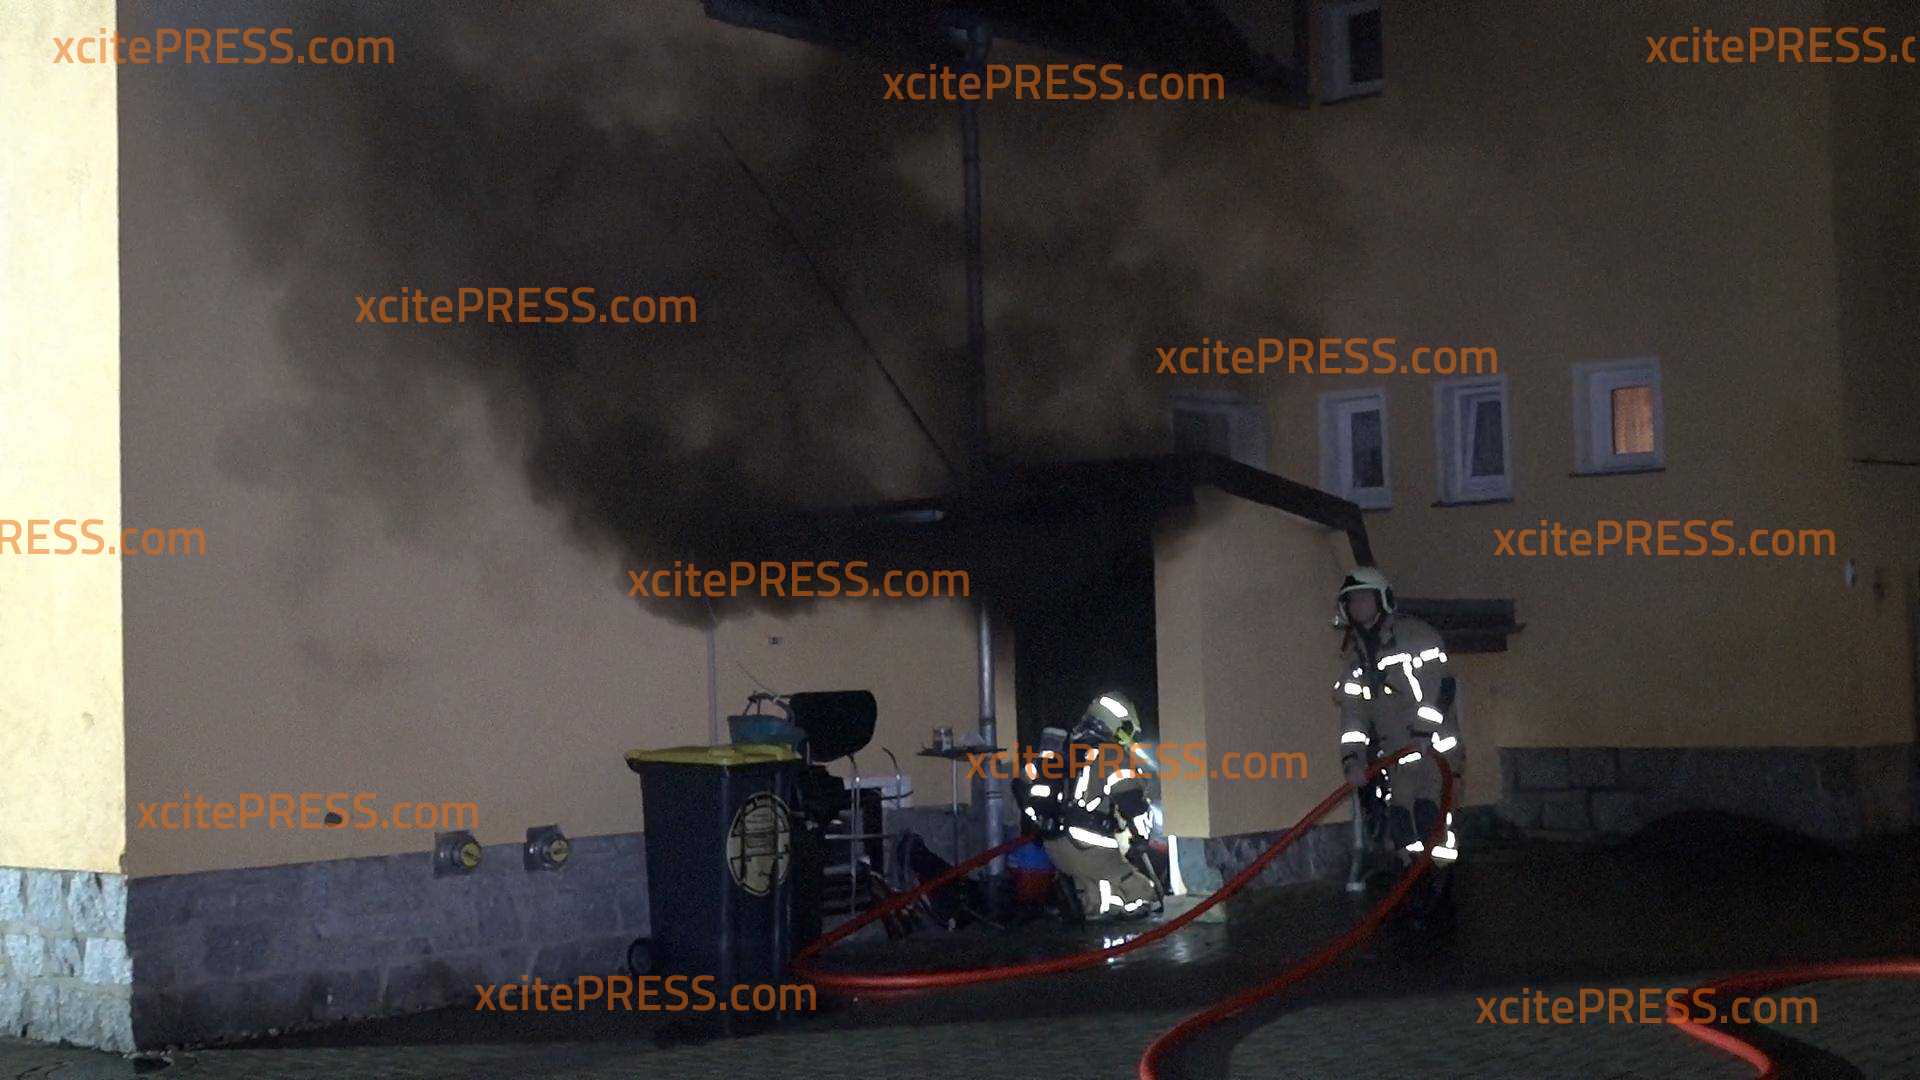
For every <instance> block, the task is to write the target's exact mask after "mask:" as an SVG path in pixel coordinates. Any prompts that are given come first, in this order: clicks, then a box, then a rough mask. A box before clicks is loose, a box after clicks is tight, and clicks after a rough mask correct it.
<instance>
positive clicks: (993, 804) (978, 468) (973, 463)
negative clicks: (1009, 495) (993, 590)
mask: <svg viewBox="0 0 1920 1080" xmlns="http://www.w3.org/2000/svg"><path fill="white" fill-rule="evenodd" d="M991 40H992V35H991V33H990V32H989V31H988V29H987V27H986V26H985V25H984V24H981V23H974V24H973V25H971V26H969V27H967V59H966V64H967V70H969V71H979V70H980V68H981V65H982V64H984V63H985V62H986V59H987V47H988V45H989V44H990V43H991ZM960 164H961V175H962V177H963V180H964V183H965V185H966V196H965V213H966V230H967V355H968V359H969V361H970V363H969V372H970V380H969V381H970V383H971V389H972V391H973V393H972V394H971V395H970V396H971V397H972V399H973V400H972V402H971V404H972V406H973V409H972V410H971V411H972V413H973V415H972V417H971V421H972V425H973V432H972V436H973V437H972V438H971V439H970V440H969V442H970V443H971V446H970V447H969V450H970V453H969V455H968V458H969V460H968V465H969V466H970V471H971V475H972V477H973V480H974V483H975V484H976V485H983V484H984V483H985V480H986V476H987V467H988V465H987V303H986V256H985V252H984V247H983V243H982V239H981V218H982V213H981V198H980V105H979V103H978V102H974V101H963V102H961V103H960ZM978 613H979V622H980V741H981V742H984V743H985V744H986V745H987V746H988V747H997V746H999V745H1000V731H999V723H998V721H997V720H996V718H995V716H994V703H993V620H992V617H991V615H990V614H989V612H988V611H987V603H986V600H985V598H982V599H981V600H979V601H978ZM980 786H981V789H982V791H981V793H982V794H983V795H984V796H985V797H984V798H983V799H982V800H980V804H979V805H980V808H981V809H982V811H983V812H984V814H985V816H986V821H985V827H986V845H987V847H990V848H992V847H998V846H999V845H1000V843H1001V841H1002V840H1004V839H1005V835H1006V823H1005V821H1004V819H1003V818H1002V816H1001V800H1002V798H1003V794H1002V792H1001V790H1000V784H999V783H998V782H997V781H995V780H994V779H993V778H992V777H991V776H989V777H988V778H987V779H985V780H984V781H982V782H981V785H980ZM954 857H955V859H956V860H957V859H958V858H959V853H958V852H956V853H955V856H954ZM1004 872H1005V863H1004V860H1001V859H995V860H993V865H992V866H991V867H989V869H988V873H989V874H990V875H993V876H995V877H998V876H999V875H1000V874H1002V873H1004Z"/></svg>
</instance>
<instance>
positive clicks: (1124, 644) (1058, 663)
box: [1012, 527, 1160, 746]
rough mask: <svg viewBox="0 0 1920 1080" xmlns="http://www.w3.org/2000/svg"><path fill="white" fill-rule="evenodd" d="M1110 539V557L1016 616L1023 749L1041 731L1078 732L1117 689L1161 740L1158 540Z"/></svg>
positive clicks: (1135, 535)
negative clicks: (1078, 724) (1085, 716)
mask: <svg viewBox="0 0 1920 1080" xmlns="http://www.w3.org/2000/svg"><path fill="white" fill-rule="evenodd" d="M1103 540H1104V543H1103V544H1102V545H1101V555H1102V558H1100V559H1099V560H1098V561H1094V562H1088V563H1082V564H1080V565H1079V566H1077V567H1075V568H1074V570H1073V572H1071V573H1069V574H1064V575H1062V578H1061V580H1060V581H1059V582H1058V583H1057V587H1055V588H1051V589H1048V590H1046V591H1045V592H1044V593H1040V594H1038V595H1029V596H1028V597H1026V601H1025V603H1023V604H1022V605H1021V607H1020V610H1019V611H1018V612H1016V613H1014V614H1013V618H1012V621H1013V624H1014V625H1013V634H1014V695H1015V697H1014V700H1015V705H1016V708H1018V710H1019V717H1020V725H1019V727H1020V730H1019V732H1018V737H1019V740H1020V743H1021V744H1022V745H1025V746H1032V745H1034V744H1035V743H1037V742H1038V741H1039V738H1040V729H1041V728H1045V727H1061V728H1071V727H1072V726H1073V723H1074V721H1076V720H1078V719H1079V718H1080V714H1081V712H1082V711H1083V710H1084V709H1085V708H1086V707H1087V703H1088V702H1090V701H1092V700H1093V699H1094V698H1095V697H1096V696H1097V695H1099V694H1102V693H1110V692H1113V691H1116V690H1117V691H1119V692H1120V693H1122V694H1125V695H1126V696H1127V697H1128V698H1130V699H1132V701H1133V703H1134V705H1135V707H1136V708H1138V709H1139V710H1140V714H1141V723H1142V726H1143V729H1144V735H1143V737H1144V738H1146V739H1148V740H1149V741H1153V740H1157V739H1158V738H1159V730H1160V728H1159V716H1160V711H1159V682H1158V679H1157V677H1156V676H1157V666H1156V654H1155V646H1154V604H1153V538H1152V534H1151V532H1150V531H1148V530H1147V529H1146V528H1144V527H1142V528H1139V529H1138V530H1137V531H1130V532H1129V533H1128V534H1127V535H1125V536H1113V535H1108V536H1106V537H1104V538H1103Z"/></svg>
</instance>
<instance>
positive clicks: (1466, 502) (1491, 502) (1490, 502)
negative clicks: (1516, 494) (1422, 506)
mask: <svg viewBox="0 0 1920 1080" xmlns="http://www.w3.org/2000/svg"><path fill="white" fill-rule="evenodd" d="M1512 501H1513V496H1511V495H1501V496H1498V497H1497V498H1492V499H1452V500H1449V499H1441V500H1439V501H1437V502H1433V503H1429V504H1428V505H1429V506H1431V507H1433V508H1436V509H1438V508H1448V507H1455V506H1498V505H1500V504H1502V503H1510V502H1512Z"/></svg>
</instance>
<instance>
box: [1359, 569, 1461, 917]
mask: <svg viewBox="0 0 1920 1080" xmlns="http://www.w3.org/2000/svg"><path fill="white" fill-rule="evenodd" d="M1338 602H1339V608H1340V612H1339V616H1338V618H1337V619H1336V620H1335V621H1336V623H1337V624H1338V625H1342V626H1344V627H1345V628H1346V638H1345V640H1344V641H1343V643H1342V646H1341V653H1342V657H1341V668H1340V677H1339V678H1338V679H1336V680H1334V684H1333V697H1334V701H1335V702H1336V703H1338V705H1339V708H1340V754H1341V758H1340V761H1341V764H1342V765H1343V766H1344V767H1345V770H1346V775H1347V779H1348V780H1349V781H1353V782H1357V781H1358V780H1359V778H1360V775H1361V773H1363V772H1364V771H1365V770H1366V768H1367V766H1368V765H1370V764H1372V762H1371V761H1370V760H1369V755H1370V754H1372V753H1393V752H1395V751H1397V750H1399V748H1400V747H1402V746H1407V745H1416V744H1424V746H1422V749H1424V750H1426V751H1427V752H1428V753H1429V754H1433V755H1436V756H1440V757H1444V758H1446V760H1447V765H1448V766H1449V767H1451V768H1452V769H1453V771H1454V775H1455V776H1456V777H1457V776H1459V775H1460V766H1461V759H1462V756H1463V755H1462V752H1461V748H1460V733H1459V728H1458V724H1457V720H1456V718H1455V716H1454V715H1453V697H1454V694H1453V679H1452V677H1451V675H1450V674H1449V666H1448V663H1447V652H1446V649H1445V647H1444V646H1443V645H1442V643H1441V641H1440V634H1439V633H1438V632H1437V631H1435V630H1434V628H1433V627H1431V626H1429V625H1427V624H1426V623H1424V622H1422V621H1420V620H1419V619H1415V618H1412V617H1411V616H1406V615H1398V614H1395V612H1394V604H1393V586H1392V585H1391V584H1390V583H1389V582H1388V581H1387V578H1386V575H1385V574H1382V573H1381V572H1380V571H1379V570H1377V569H1375V568H1374V567H1371V566H1362V567H1359V568H1357V569H1355V570H1354V571H1353V573H1352V574H1350V575H1348V576H1347V579H1346V581H1345V582H1343V583H1342V584H1341V587H1340V593H1339V597H1338ZM1376 747H1377V750H1376V749H1375V748H1376ZM1402 765H1404V766H1405V767H1404V768H1402V767H1400V766H1402ZM1383 776H1384V777H1385V779H1386V782H1385V783H1383V784H1380V785H1379V788H1380V790H1381V792H1382V793H1383V795H1384V797H1385V798H1386V799H1387V800H1388V802H1387V808H1388V810H1389V816H1388V821H1389V823H1390V827H1389V836H1390V837H1391V839H1392V843H1393V844H1394V846H1395V847H1396V848H1397V849H1398V850H1399V854H1400V859H1401V861H1402V862H1403V863H1411V862H1412V861H1413V859H1414V858H1415V857H1417V856H1418V855H1419V854H1420V853H1421V852H1422V851H1423V850H1424V849H1425V846H1426V836H1427V833H1428V832H1429V831H1430V830H1431V829H1432V828H1433V826H1434V825H1435V824H1436V819H1437V818H1439V816H1440V774H1439V770H1438V768H1436V767H1435V766H1434V765H1433V764H1431V763H1430V762H1428V761H1426V760H1424V759H1422V758H1415V757H1411V756H1409V757H1407V758H1405V759H1403V760H1402V761H1400V762H1395V763H1394V764H1393V765H1390V766H1389V767H1388V768H1387V769H1386V770H1383ZM1444 829H1445V831H1444V833H1443V839H1442V841H1441V843H1440V844H1439V845H1438V846H1436V847H1435V848H1434V849H1433V861H1434V869H1433V873H1432V875H1431V877H1432V885H1431V889H1432V894H1433V897H1434V901H1435V903H1436V904H1438V905H1444V903H1445V901H1446V898H1447V897H1448V896H1449V894H1450V887H1451V881H1450V880H1449V879H1450V877H1451V875H1450V874H1449V873H1447V871H1449V870H1450V869H1451V867H1452V864H1453V863H1454V862H1455V861H1457V860H1458V859H1459V857H1460V843H1459V839H1458V836H1457V835H1456V834H1455V832H1454V829H1453V815H1452V814H1451V813H1449V814H1447V820H1446V822H1445V826H1444Z"/></svg>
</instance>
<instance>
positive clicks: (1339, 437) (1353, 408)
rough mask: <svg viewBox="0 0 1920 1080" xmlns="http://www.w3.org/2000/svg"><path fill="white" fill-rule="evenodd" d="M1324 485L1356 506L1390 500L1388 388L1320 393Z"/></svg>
mask: <svg viewBox="0 0 1920 1080" xmlns="http://www.w3.org/2000/svg"><path fill="white" fill-rule="evenodd" d="M1320 486H1321V487H1323V488H1325V489H1326V490H1328V491H1330V492H1332V493H1333V494H1335V495H1338V496H1340V497H1341V498H1343V499H1347V500H1349V501H1351V502H1353V503H1354V504H1356V505H1358V506H1364V507H1368V508H1370V509H1380V508H1383V507H1386V506H1388V505H1390V504H1391V502H1392V492H1391V490H1390V489H1389V486H1388V480H1387V395H1386V391H1384V390H1357V391H1346V392H1342V393H1337V394H1322V395H1320Z"/></svg>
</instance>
